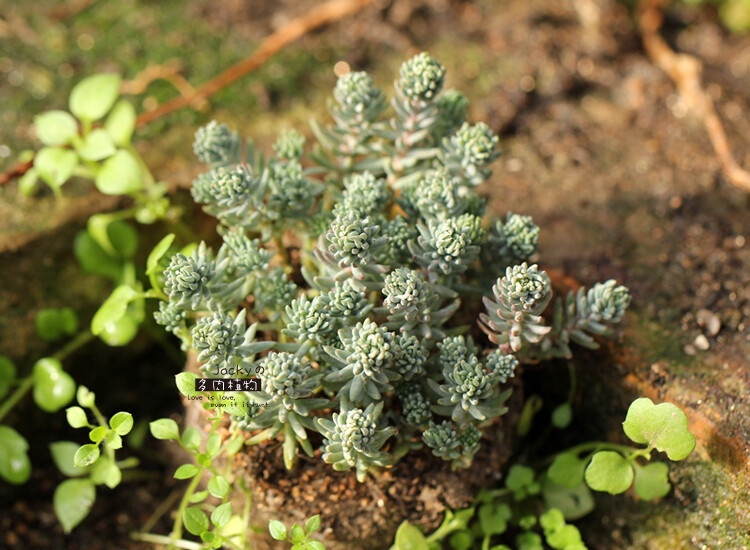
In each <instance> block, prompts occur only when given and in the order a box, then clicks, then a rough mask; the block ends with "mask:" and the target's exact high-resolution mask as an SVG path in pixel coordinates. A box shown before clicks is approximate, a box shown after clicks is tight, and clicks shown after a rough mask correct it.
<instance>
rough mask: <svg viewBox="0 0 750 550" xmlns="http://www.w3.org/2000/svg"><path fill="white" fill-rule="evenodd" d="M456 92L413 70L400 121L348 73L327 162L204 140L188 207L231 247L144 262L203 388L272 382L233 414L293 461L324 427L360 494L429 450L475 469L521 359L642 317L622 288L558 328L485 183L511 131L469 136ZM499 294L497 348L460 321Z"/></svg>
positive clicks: (441, 75)
mask: <svg viewBox="0 0 750 550" xmlns="http://www.w3.org/2000/svg"><path fill="white" fill-rule="evenodd" d="M444 81H445V69H444V68H443V66H442V65H441V64H440V63H439V62H438V61H436V60H435V59H433V58H432V57H431V56H429V55H428V54H427V53H421V54H419V55H417V56H415V57H414V58H412V59H410V60H408V61H406V62H405V63H404V64H403V65H402V66H401V68H400V70H399V76H398V78H397V80H396V82H395V84H394V88H395V95H394V97H393V98H392V99H391V101H390V110H389V109H388V101H387V98H386V96H385V94H384V92H383V91H382V90H381V89H380V88H378V87H377V86H376V85H375V83H374V82H373V81H372V79H371V78H370V76H368V75H367V74H366V73H363V72H352V73H348V74H346V75H344V76H342V77H340V78H339V80H338V82H337V84H336V87H335V90H334V94H333V96H334V99H333V101H332V102H331V104H330V112H331V116H332V119H333V122H332V123H331V124H330V125H328V126H325V127H324V126H321V125H320V124H318V123H313V125H312V129H313V133H314V135H315V137H316V139H317V142H318V143H317V145H316V146H315V147H314V148H312V150H309V149H308V148H306V147H305V139H304V138H303V137H302V136H301V135H300V134H299V133H298V132H296V131H293V130H291V131H288V132H285V133H283V134H282V135H281V137H280V138H279V139H278V141H277V142H276V144H275V146H274V154H272V155H271V156H269V157H268V158H265V156H264V155H263V154H261V153H260V152H258V151H256V150H255V148H254V147H253V145H252V143H251V142H249V141H246V140H243V139H241V138H240V137H239V135H238V134H237V133H235V132H233V131H232V130H230V129H229V128H228V127H227V126H226V125H223V124H218V123H215V122H212V123H210V124H209V125H207V126H206V127H204V128H202V129H200V130H199V131H198V132H197V133H196V139H195V143H194V151H195V153H196V155H197V156H198V158H199V159H200V160H201V161H203V162H205V163H207V164H208V166H209V170H208V171H207V172H206V173H204V174H201V175H200V176H198V178H197V179H196V180H195V181H194V182H193V186H192V195H193V198H194V199H195V201H196V202H197V203H199V204H201V205H203V207H204V209H205V211H206V212H208V213H209V214H211V215H213V216H215V217H216V219H217V220H218V222H219V225H218V232H219V234H220V235H221V238H222V244H221V245H220V246H219V247H218V249H217V250H216V251H215V252H214V251H212V250H211V249H210V248H209V247H208V246H206V245H205V244H204V243H201V244H200V245H198V246H195V245H193V246H189V247H187V248H185V249H183V250H181V251H177V250H175V249H174V248H172V237H168V238H167V239H165V241H163V242H162V243H160V245H159V246H158V247H157V249H156V250H155V251H154V252H153V253H152V255H151V257H150V258H149V268H148V269H149V271H148V273H149V276H150V277H151V280H152V284H153V285H154V289H153V290H152V291H150V293H151V295H153V296H159V297H161V298H162V300H163V301H162V302H161V303H160V304H159V311H158V312H157V314H156V316H155V318H156V321H157V322H158V323H159V324H161V325H163V326H164V327H165V328H167V330H169V331H171V332H172V333H174V334H175V335H176V336H178V337H179V338H180V339H181V340H182V343H183V346H184V348H185V349H192V350H193V351H194V352H195V353H196V354H197V357H198V359H199V360H200V361H201V363H202V367H201V369H202V373H203V374H204V375H207V376H221V375H236V374H237V373H240V374H241V375H242V376H251V375H253V374H254V373H256V372H257V373H262V374H261V378H262V386H263V387H262V391H261V392H259V393H247V394H246V398H247V400H248V402H250V403H255V404H260V403H263V404H264V410H263V411H262V412H260V413H257V411H256V408H254V407H251V408H250V409H249V410H250V411H251V412H250V413H248V414H247V415H246V416H245V417H240V418H235V420H236V422H237V424H238V425H239V426H241V427H242V428H243V429H245V430H248V431H250V432H252V436H251V439H250V442H251V443H258V442H260V441H263V440H266V439H271V438H277V437H281V438H283V441H284V444H283V448H284V452H283V455H284V459H285V462H286V465H287V467H292V464H293V463H294V460H295V456H296V453H297V451H298V449H301V450H302V451H304V452H305V453H306V454H308V455H310V456H312V455H313V448H312V445H311V443H310V438H309V434H310V433H311V432H318V433H319V434H321V435H322V437H323V459H324V460H325V461H326V462H328V463H330V464H331V465H332V466H333V468H334V469H336V470H348V469H354V470H355V471H356V474H357V478H358V479H359V480H360V481H362V480H364V479H365V477H366V475H367V473H368V471H370V470H371V469H373V468H377V467H383V466H388V465H391V464H393V463H394V462H395V461H396V460H398V458H400V457H402V456H403V455H404V454H405V453H406V452H408V451H409V450H411V449H415V448H419V447H421V446H426V447H427V448H429V449H430V450H431V451H432V452H433V454H435V455H436V456H438V457H440V458H442V459H444V460H447V461H451V462H452V463H453V465H454V466H456V467H459V466H467V465H468V464H470V462H471V460H472V457H473V455H474V454H475V453H476V451H477V449H478V448H479V446H480V445H481V439H482V435H483V430H484V428H485V427H486V426H487V425H489V424H490V423H491V422H492V421H493V420H494V419H496V418H497V417H499V416H501V415H502V414H504V413H505V412H506V410H507V409H506V408H505V407H504V403H505V402H506V401H507V399H508V397H509V396H510V393H511V390H510V388H509V387H508V379H509V378H511V377H513V376H514V372H515V369H516V367H517V365H518V363H519V361H524V360H527V361H529V360H533V361H539V360H544V359H548V358H552V357H568V356H570V353H571V350H570V347H569V346H570V344H571V343H577V344H580V345H583V346H586V347H591V348H594V347H596V346H597V343H596V340H595V337H596V336H602V335H608V334H610V332H611V327H612V325H613V324H615V323H617V322H618V321H620V319H621V318H622V315H623V312H624V310H625V309H626V307H627V306H628V303H629V301H630V296H629V294H628V291H627V289H626V288H625V287H623V286H617V284H616V283H615V282H614V281H607V282H606V283H599V284H596V285H594V286H593V287H592V288H590V289H588V290H586V289H583V288H582V289H580V290H579V291H578V292H577V293H571V294H570V295H569V296H568V297H567V298H565V299H561V298H558V299H557V300H556V301H555V304H554V306H553V308H552V309H553V314H552V316H551V319H550V320H549V321H548V320H547V319H546V318H545V317H544V313H545V311H546V310H547V309H548V306H549V304H550V303H551V302H552V298H553V296H552V294H553V291H552V285H551V282H550V279H549V276H548V275H547V274H546V273H545V272H544V271H543V270H542V269H541V268H539V267H538V265H536V264H533V263H531V258H532V257H533V256H534V255H535V253H536V248H537V243H538V235H539V228H538V227H537V226H536V225H534V223H533V221H532V220H531V219H530V218H529V217H527V216H519V215H517V214H513V213H508V215H507V217H506V218H505V219H504V220H498V219H493V218H492V217H485V199H484V198H483V197H482V196H481V195H480V194H479V192H478V189H477V187H478V186H479V185H480V184H482V183H483V182H485V181H486V180H487V179H488V178H489V177H490V175H491V164H492V162H493V161H494V160H495V159H496V158H497V157H498V156H499V151H498V137H497V136H495V135H493V133H492V132H491V131H490V129H489V128H488V127H487V125H486V124H484V123H482V122H479V123H476V124H471V123H469V122H467V120H466V114H467V106H468V104H467V101H466V98H465V97H464V96H463V95H462V94H460V93H459V92H457V91H455V90H447V91H444V90H443V88H444ZM493 283H494V286H493ZM490 287H492V288H491V290H492V294H493V296H492V297H485V298H484V308H485V310H486V312H485V313H483V314H482V315H481V316H480V319H479V324H480V327H481V328H482V330H484V331H485V332H486V333H487V334H488V335H489V340H490V343H488V344H485V343H484V342H480V341H475V338H474V337H473V336H472V335H471V332H472V330H473V321H472V320H471V319H468V321H469V322H470V324H468V325H467V324H464V323H466V322H467V313H468V312H471V311H472V310H476V309H478V308H480V307H481V303H480V302H479V299H480V297H481V296H482V295H485V294H488V293H489V291H490ZM124 298H125V303H127V297H124ZM122 307H123V306H122V302H120V305H119V308H120V310H122ZM248 320H249V321H250V324H249V326H248V323H247V321H248Z"/></svg>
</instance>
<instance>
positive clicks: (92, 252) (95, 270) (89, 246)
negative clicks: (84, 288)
mask: <svg viewBox="0 0 750 550" xmlns="http://www.w3.org/2000/svg"><path fill="white" fill-rule="evenodd" d="M73 253H74V254H75V256H76V259H77V260H78V265H80V266H81V270H82V271H83V272H84V273H89V274H91V275H101V276H103V277H107V278H109V279H112V280H113V281H117V280H119V278H120V272H121V271H122V262H121V261H120V260H119V259H116V258H114V257H113V256H111V255H110V254H108V253H107V252H106V251H105V250H104V249H103V248H102V247H101V246H100V245H99V243H97V242H96V240H94V238H93V237H92V236H91V235H90V234H89V232H88V231H81V232H80V233H78V235H77V236H76V240H75V242H74V243H73Z"/></svg>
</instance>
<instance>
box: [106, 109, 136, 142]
mask: <svg viewBox="0 0 750 550" xmlns="http://www.w3.org/2000/svg"><path fill="white" fill-rule="evenodd" d="M135 118H136V117H135V108H134V107H133V105H132V103H130V102H129V101H127V100H125V99H121V100H120V101H118V102H117V105H115V107H114V109H112V112H111V113H109V116H108V117H107V120H106V121H105V122H104V129H105V130H106V131H107V133H108V134H109V136H110V137H111V138H112V141H114V142H115V144H116V145H119V146H120V147H124V146H126V145H129V144H130V138H131V137H132V136H133V130H135Z"/></svg>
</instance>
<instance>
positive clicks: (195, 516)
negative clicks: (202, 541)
mask: <svg viewBox="0 0 750 550" xmlns="http://www.w3.org/2000/svg"><path fill="white" fill-rule="evenodd" d="M182 521H183V522H184V523H185V529H187V530H188V531H189V532H190V533H191V534H193V535H195V536H200V534H201V533H203V531H208V516H206V514H205V513H203V510H201V509H200V508H198V507H196V506H191V507H190V508H186V509H185V512H184V513H183V514H182Z"/></svg>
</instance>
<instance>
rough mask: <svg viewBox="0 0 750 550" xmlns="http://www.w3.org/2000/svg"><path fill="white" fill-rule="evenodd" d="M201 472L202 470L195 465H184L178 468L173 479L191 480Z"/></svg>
mask: <svg viewBox="0 0 750 550" xmlns="http://www.w3.org/2000/svg"><path fill="white" fill-rule="evenodd" d="M201 470H202V468H200V467H199V466H196V465H195V464H183V465H182V466H180V467H179V468H177V470H176V471H175V473H174V475H173V476H172V477H174V478H175V479H190V478H191V477H194V476H195V474H197V473H198V472H200V471H201Z"/></svg>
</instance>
